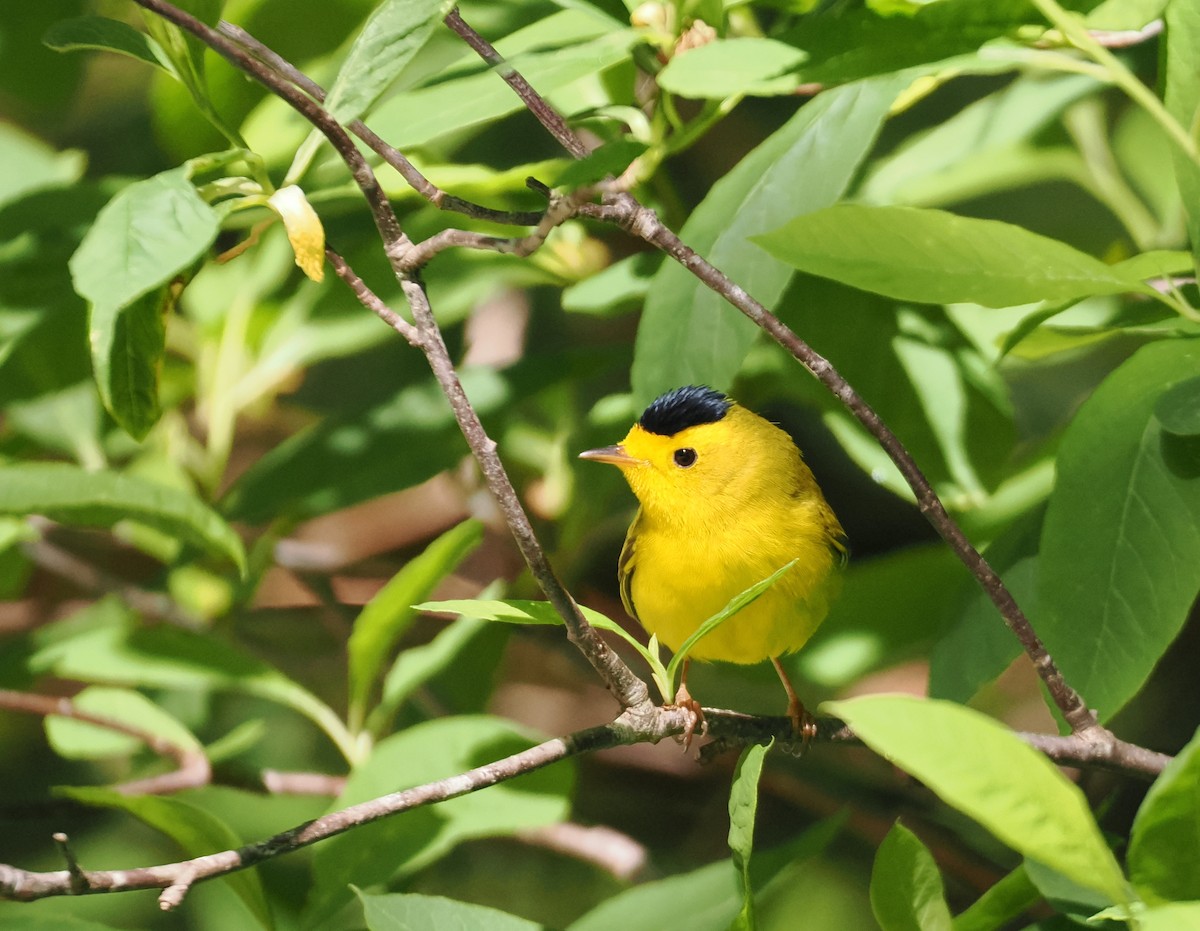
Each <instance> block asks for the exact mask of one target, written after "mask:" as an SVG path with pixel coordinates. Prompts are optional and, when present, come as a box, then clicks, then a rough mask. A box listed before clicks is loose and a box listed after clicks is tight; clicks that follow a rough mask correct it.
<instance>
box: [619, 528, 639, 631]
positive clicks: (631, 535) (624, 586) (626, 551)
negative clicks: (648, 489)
mask: <svg viewBox="0 0 1200 931" xmlns="http://www.w3.org/2000/svg"><path fill="white" fill-rule="evenodd" d="M641 519H642V512H641V509H640V508H639V509H638V512H637V514H636V515H634V518H633V523H632V524H630V525H629V532H628V533H627V534H625V545H624V546H623V547H621V558H620V559H619V560H618V561H617V581H618V582H619V583H620V585H621V603H622V604H624V605H625V610H626V611H628V612H629V616H630V617H632V618H633V619H634V620H637V616H638V615H637V609H636V608H635V607H634V606H633V571H634V569H635V568H637V555H636V549H637V545H636V544H635V543H634V540H635V539H636V538H637V534H638V524H639V523H640V522H641Z"/></svg>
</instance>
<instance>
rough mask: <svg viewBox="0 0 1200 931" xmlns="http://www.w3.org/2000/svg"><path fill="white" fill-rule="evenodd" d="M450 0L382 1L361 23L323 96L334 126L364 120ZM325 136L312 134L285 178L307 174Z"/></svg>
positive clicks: (294, 177) (422, 41)
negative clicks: (335, 123) (334, 121)
mask: <svg viewBox="0 0 1200 931" xmlns="http://www.w3.org/2000/svg"><path fill="white" fill-rule="evenodd" d="M453 5H454V4H453V0H385V2H384V3H381V4H380V5H379V6H377V7H375V9H374V11H373V12H372V13H371V15H370V16H369V17H368V18H367V21H366V23H364V24H363V27H362V31H361V32H360V33H359V34H358V37H357V38H356V39H355V40H354V44H353V45H352V46H351V47H350V52H349V54H348V55H347V56H346V60H345V61H344V62H342V66H341V68H339V69H338V75H337V78H336V79H335V80H334V82H333V87H331V88H330V89H329V93H328V94H327V95H326V97H325V109H326V110H327V111H328V112H329V114H330V115H331V116H332V117H333V118H334V119H335V120H337V121H338V122H339V123H341V124H343V125H345V124H347V123H353V122H354V121H355V120H356V119H358V118H359V117H361V116H363V115H364V114H365V113H366V112H367V111H368V110H370V109H371V107H372V106H373V105H374V104H375V102H376V101H377V100H378V99H379V98H380V96H381V95H382V94H383V92H384V91H386V90H387V89H388V86H389V85H390V84H391V83H392V82H393V81H394V80H395V79H396V77H397V76H398V75H399V74H400V72H401V71H403V70H404V69H405V68H406V67H407V66H408V63H409V62H411V61H412V60H413V58H414V57H415V56H416V54H417V52H419V51H420V50H421V48H422V47H423V46H424V45H425V43H426V42H427V41H429V37H430V36H431V35H432V34H433V30H434V29H435V28H436V27H437V26H438V25H440V24H441V21H442V18H443V17H444V16H445V15H446V13H448V12H449V11H450V7H451V6H453ZM324 140H325V136H324V134H322V133H321V132H319V131H318V130H315V129H314V130H312V132H310V133H309V135H308V138H307V139H306V140H305V141H304V143H303V144H302V145H301V146H300V148H299V149H298V150H297V152H296V157H295V159H294V160H293V161H292V167H291V168H290V169H289V170H288V173H287V177H288V178H289V179H291V180H292V181H295V180H296V179H298V178H299V177H300V176H301V175H303V174H304V172H305V171H306V170H307V168H308V165H309V163H310V162H311V161H312V157H313V154H314V153H315V152H316V150H317V147H318V146H319V145H320V144H321V143H322V142H323V141H324Z"/></svg>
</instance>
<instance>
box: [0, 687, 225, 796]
mask: <svg viewBox="0 0 1200 931" xmlns="http://www.w3.org/2000/svg"><path fill="white" fill-rule="evenodd" d="M0 709H7V710H9V711H20V712H22V713H24V714H36V715H40V716H41V717H44V718H46V717H51V716H55V717H60V718H70V719H71V720H73V721H81V722H83V723H84V724H92V725H95V726H96V727H102V728H104V729H105V730H109V731H112V732H113V733H115V734H125V735H126V736H129V737H133V738H135V739H137V740H140V741H141V742H142V743H144V744H145V745H146V746H147V747H149V748H150V749H151V750H152V751H153V752H154V753H157V754H158V755H159V756H164V757H166V758H167V759H169V760H172V761H174V763H175V769H173V770H172V771H171V772H168V773H162V774H161V775H158V776H149V777H147V778H145V779H137V780H134V781H132V782H123V783H121V784H120V785H116V786H113V789H114V790H115V791H117V792H120V793H121V794H122V795H167V794H170V793H171V792H181V791H183V790H184V789H196V788H199V787H200V786H205V785H208V784H209V782H211V781H212V767H211V766H210V765H209V762H208V757H207V756H205V755H204V751H202V750H200V749H199V748H196V747H181V746H179V745H178V744H175V743H172V742H171V741H169V740H166V739H165V738H163V737H160V736H159V735H158V734H155V733H152V732H151V731H147V730H144V729H143V728H140V727H137V726H136V725H133V724H129V723H127V722H125V721H119V720H117V719H116V718H110V717H108V716H107V715H102V714H93V713H92V712H90V711H85V710H83V709H82V708H79V707H76V705H75V703H74V702H72V701H71V699H69V698H56V697H54V696H51V695H37V694H35V693H32V692H15V691H12V690H11V689H0Z"/></svg>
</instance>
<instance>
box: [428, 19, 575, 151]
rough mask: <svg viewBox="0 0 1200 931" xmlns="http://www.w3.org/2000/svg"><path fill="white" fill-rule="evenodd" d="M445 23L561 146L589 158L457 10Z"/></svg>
mask: <svg viewBox="0 0 1200 931" xmlns="http://www.w3.org/2000/svg"><path fill="white" fill-rule="evenodd" d="M445 23H446V25H447V26H449V27H450V29H451V30H453V31H454V32H455V33H456V34H457V35H458V37H459V38H460V39H462V40H463V41H464V42H466V43H467V45H469V46H470V47H471V48H472V50H474V52H475V54H476V55H478V56H479V57H480V58H481V59H483V60H484V61H485V62H487V63H488V64H489V65H491V66H492V67H493V68H495V69H496V71H497V72H498V73H499V75H500V77H502V78H503V79H504V82H505V83H506V84H508V86H509V87H511V88H512V89H513V90H514V91H516V94H517V96H518V97H520V98H521V102H522V103H523V104H525V106H526V108H527V109H528V110H529V112H530V113H532V114H533V115H534V116H535V117H536V118H537V121H538V122H539V123H541V124H542V125H543V126H544V127H546V130H547V131H548V132H549V133H550V135H552V136H553V137H554V138H555V139H557V140H558V144H559V145H561V146H562V147H563V148H564V149H566V150H567V151H568V152H570V153H571V155H573V156H575V158H583V157H584V156H585V155H587V154H588V147H587V146H586V145H584V144H583V140H582V139H580V138H579V137H578V136H577V135H575V133H574V132H573V131H572V130H571V127H569V126H568V125H567V121H566V120H564V119H563V118H562V116H560V115H559V112H558V111H557V110H555V109H554V108H553V107H552V106H550V104H548V103H547V102H546V100H545V99H544V98H543V97H542V95H541V94H539V93H538V92H537V91H535V90H534V89H533V88H532V87H531V86H530V84H529V82H528V81H526V80H525V78H524V77H522V76H521V74H520V72H518V71H517V70H516V69H515V68H513V66H512V65H510V64H509V63H508V62H507V61H505V59H504V56H503V55H501V54H500V53H499V52H497V51H496V49H495V47H493V45H492V44H491V43H490V42H488V41H487V39H485V38H484V37H483V36H481V35H480V34H479V33H478V32H476V31H475V30H474V29H472V28H471V27H470V26H468V25H467V24H466V23H465V22H463V18H462V14H461V13H459V11H458V7H455V8H454V9H452V10H451V11H450V12H449V13H448V14H446V19H445Z"/></svg>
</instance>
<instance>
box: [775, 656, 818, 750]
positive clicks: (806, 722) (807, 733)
mask: <svg viewBox="0 0 1200 931" xmlns="http://www.w3.org/2000/svg"><path fill="white" fill-rule="evenodd" d="M771 663H772V665H773V666H774V667H775V671H776V672H777V673H779V681H780V682H782V683H783V690H784V691H785V692H787V696H788V708H787V715H788V717H789V718H791V720H792V731H793V732H794V733H795V734H796V736H797V737H799V738H800V739H801V740H802V741H803V743H804V747H805V748H806V749H807V747H808V742H809V741H810V740H812V739H813V738H814V737H816V736H817V719H816V718H814V717H813V716H812V715H811V714H809V713H808V709H807V708H805V707H804V702H802V701H801V700H800V696H799V695H797V694H796V690H795V688H793V687H792V680H791V679H789V678H788V674H787V673H786V672H785V671H784V669H783V663H781V662H779V657H778V656H772V657H771Z"/></svg>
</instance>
